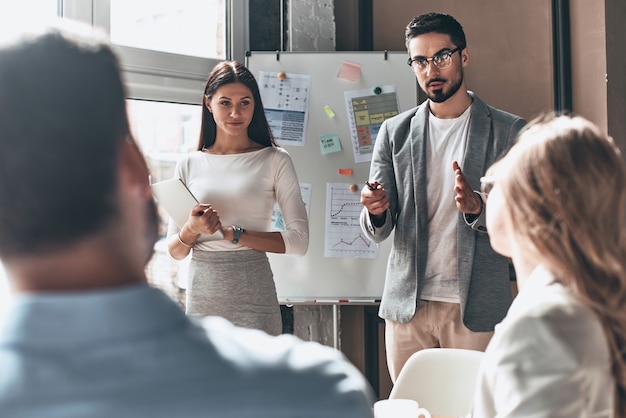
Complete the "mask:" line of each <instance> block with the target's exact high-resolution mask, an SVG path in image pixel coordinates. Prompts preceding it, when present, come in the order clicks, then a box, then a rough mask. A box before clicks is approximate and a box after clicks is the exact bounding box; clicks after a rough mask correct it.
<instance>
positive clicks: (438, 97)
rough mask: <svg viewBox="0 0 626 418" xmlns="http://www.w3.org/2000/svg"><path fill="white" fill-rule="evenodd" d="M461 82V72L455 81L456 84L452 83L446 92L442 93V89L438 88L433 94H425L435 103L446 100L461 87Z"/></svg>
mask: <svg viewBox="0 0 626 418" xmlns="http://www.w3.org/2000/svg"><path fill="white" fill-rule="evenodd" d="M462 83H463V74H461V77H460V78H459V81H457V82H456V84H453V85H452V86H451V87H450V90H448V92H447V93H444V92H443V89H439V90H435V91H434V92H433V94H428V93H426V96H428V98H429V99H430V100H432V101H433V102H435V103H443V102H445V101H446V100H448V99H449V98H450V97H452V96H454V94H455V93H456V92H457V91H459V88H460V87H461V84H462Z"/></svg>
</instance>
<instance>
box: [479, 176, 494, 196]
mask: <svg viewBox="0 0 626 418" xmlns="http://www.w3.org/2000/svg"><path fill="white" fill-rule="evenodd" d="M495 183H496V178H495V176H485V177H481V178H480V191H481V193H482V194H483V195H485V197H486V196H489V193H490V192H491V189H493V185H494V184H495Z"/></svg>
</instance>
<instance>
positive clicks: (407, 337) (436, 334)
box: [385, 300, 493, 383]
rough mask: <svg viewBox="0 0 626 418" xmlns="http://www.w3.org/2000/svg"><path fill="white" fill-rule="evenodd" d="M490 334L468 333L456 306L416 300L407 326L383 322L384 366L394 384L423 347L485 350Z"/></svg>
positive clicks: (405, 324)
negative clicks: (403, 368)
mask: <svg viewBox="0 0 626 418" xmlns="http://www.w3.org/2000/svg"><path fill="white" fill-rule="evenodd" d="M492 335H493V332H472V331H470V330H469V329H467V328H466V327H465V325H463V321H462V320H461V308H460V305H459V304H458V303H447V302H434V301H428V300H422V301H420V306H419V309H418V310H417V312H416V313H415V316H414V317H413V319H411V321H410V322H407V323H400V322H394V321H389V320H385V347H386V350H387V367H388V368H389V375H390V376H391V380H392V382H394V383H395V381H396V379H397V377H398V374H399V373H400V370H401V369H402V367H403V366H404V363H406V361H407V360H408V359H409V357H411V355H412V354H413V353H415V352H416V351H419V350H422V349H424V348H439V347H441V348H467V349H471V350H479V351H485V348H487V344H488V343H489V340H490V339H491V336H492Z"/></svg>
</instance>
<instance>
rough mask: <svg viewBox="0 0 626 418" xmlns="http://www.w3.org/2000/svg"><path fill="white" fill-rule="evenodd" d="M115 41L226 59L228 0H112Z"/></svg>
mask: <svg viewBox="0 0 626 418" xmlns="http://www.w3.org/2000/svg"><path fill="white" fill-rule="evenodd" d="M110 1H111V10H110V24H111V27H110V29H111V42H112V43H114V44H117V45H125V46H131V47H135V48H142V49H149V50H153V51H161V52H169V53H174V54H181V55H189V56H193V57H200V58H216V59H224V58H226V50H225V49H226V37H225V35H226V27H225V9H224V0H176V1H168V0H133V1H131V2H129V1H127V0H110Z"/></svg>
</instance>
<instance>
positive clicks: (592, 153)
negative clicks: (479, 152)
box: [473, 116, 626, 418]
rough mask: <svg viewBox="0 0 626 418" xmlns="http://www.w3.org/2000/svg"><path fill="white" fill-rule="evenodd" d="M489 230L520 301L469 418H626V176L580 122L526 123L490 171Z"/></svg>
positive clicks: (605, 144)
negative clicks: (510, 267) (510, 268)
mask: <svg viewBox="0 0 626 418" xmlns="http://www.w3.org/2000/svg"><path fill="white" fill-rule="evenodd" d="M481 181H482V182H483V193H485V194H488V198H487V200H486V202H487V212H486V216H487V229H488V231H489V239H490V241H491V245H492V246H493V248H494V249H495V250H496V251H497V252H499V253H501V254H503V255H505V256H508V257H511V258H512V260H513V264H514V266H515V271H516V273H517V284H518V287H519V294H518V296H517V297H516V299H515V300H514V301H513V304H512V305H511V307H510V309H509V311H508V314H507V316H506V318H505V319H504V320H503V321H502V322H501V323H500V324H499V325H497V326H496V329H495V333H494V336H493V338H492V340H491V342H490V343H489V346H488V347H487V350H486V352H485V357H484V362H483V365H482V369H481V372H480V376H479V380H478V385H477V392H476V396H475V399H474V406H473V417H489V418H493V417H568V418H571V417H624V416H626V390H625V389H626V363H625V357H626V354H625V350H626V265H625V264H626V168H625V165H624V161H623V160H622V156H621V155H620V151H619V149H618V148H617V147H616V146H615V144H614V143H613V141H612V139H611V138H608V137H607V136H606V135H604V134H602V132H601V131H600V130H599V129H598V128H597V127H596V126H594V125H593V124H592V123H590V122H588V121H587V120H585V119H583V118H581V117H569V116H551V117H546V118H543V119H541V120H537V121H534V122H533V123H531V124H529V126H528V127H527V128H526V129H525V130H524V131H522V133H521V134H520V137H519V140H518V142H517V144H516V145H515V146H514V147H513V148H512V149H511V150H510V152H509V153H508V154H507V155H506V156H505V157H504V158H503V159H502V160H500V161H499V162H498V163H496V164H495V165H494V166H493V167H491V168H490V170H489V171H488V172H487V177H485V178H483V179H482V180H481Z"/></svg>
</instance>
